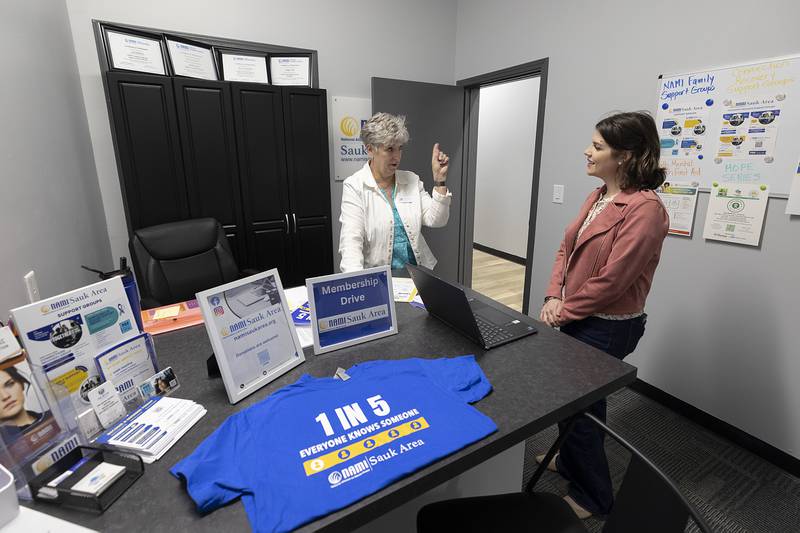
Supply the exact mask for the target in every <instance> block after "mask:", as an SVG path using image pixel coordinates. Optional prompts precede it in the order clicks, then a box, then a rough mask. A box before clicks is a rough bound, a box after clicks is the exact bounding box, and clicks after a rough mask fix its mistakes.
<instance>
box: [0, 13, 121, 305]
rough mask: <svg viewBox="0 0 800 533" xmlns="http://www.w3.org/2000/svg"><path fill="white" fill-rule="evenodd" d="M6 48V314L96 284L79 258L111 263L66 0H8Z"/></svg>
mask: <svg viewBox="0 0 800 533" xmlns="http://www.w3.org/2000/svg"><path fill="white" fill-rule="evenodd" d="M0 49H2V50H3V51H4V56H3V69H4V79H3V83H2V84H0V102H2V103H3V104H2V106H0V160H1V161H2V170H0V183H1V185H0V191H2V192H0V228H2V229H3V235H2V246H3V251H2V253H0V317H2V320H3V321H5V318H4V317H5V316H7V314H6V313H7V311H8V309H10V308H12V307H16V306H18V305H23V304H25V303H27V297H26V293H25V290H24V288H23V284H22V276H23V275H25V274H26V273H27V272H28V271H29V270H31V269H34V270H36V274H37V278H38V280H39V289H40V291H41V294H42V296H51V295H53V294H57V293H60V292H64V291H67V290H70V289H73V288H76V287H80V286H81V285H85V284H87V283H89V282H92V281H96V277H95V276H94V275H93V274H90V273H88V272H85V271H84V270H81V268H80V265H81V264H87V265H94V266H97V267H100V268H109V267H110V266H111V250H110V248H109V242H108V233H107V231H106V221H105V217H104V216H103V208H102V204H101V201H100V191H99V189H98V186H97V174H96V172H95V168H94V162H93V160H92V147H91V144H90V142H89V131H88V128H87V124H86V115H85V113H84V108H83V98H82V96H81V91H80V83H79V80H78V72H77V65H76V62H75V53H74V51H73V48H72V37H71V35H70V30H69V22H68V20H67V11H66V8H65V4H64V2H63V0H58V1H53V0H28V1H24V2H3V3H2V5H1V6H0Z"/></svg>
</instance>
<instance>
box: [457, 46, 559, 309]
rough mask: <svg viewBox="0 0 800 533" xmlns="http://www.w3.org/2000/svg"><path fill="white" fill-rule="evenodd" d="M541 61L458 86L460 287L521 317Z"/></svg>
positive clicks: (542, 88) (529, 262) (530, 237)
mask: <svg viewBox="0 0 800 533" xmlns="http://www.w3.org/2000/svg"><path fill="white" fill-rule="evenodd" d="M547 64H548V60H547V59H546V58H545V59H541V60H539V61H533V62H531V63H526V64H524V65H518V66H516V67H511V68H508V69H503V70H500V71H496V72H491V73H488V74H484V75H482V76H476V77H474V78H469V79H467V80H462V81H459V82H458V85H459V86H462V87H464V89H465V91H466V103H465V107H466V117H465V118H466V120H465V126H464V137H465V141H464V144H465V157H464V177H465V183H466V185H467V186H466V187H465V189H466V190H465V201H464V206H465V209H464V212H463V213H462V217H463V219H464V221H465V223H464V224H463V232H464V233H463V237H462V243H463V245H462V256H461V257H462V265H461V268H462V271H463V273H464V276H463V278H464V279H463V281H462V283H464V284H465V285H468V286H471V287H472V288H473V289H475V290H476V291H478V292H480V293H482V294H485V295H486V296H489V297H490V298H493V299H495V300H497V301H499V302H501V303H504V304H505V305H508V306H509V307H511V308H513V309H516V310H518V311H521V312H523V313H525V314H527V313H528V307H529V300H530V291H531V278H532V270H533V244H534V239H535V236H536V206H537V201H538V191H539V164H540V159H541V144H542V143H541V140H542V134H543V122H544V121H543V120H542V118H543V117H544V105H545V93H546V88H547Z"/></svg>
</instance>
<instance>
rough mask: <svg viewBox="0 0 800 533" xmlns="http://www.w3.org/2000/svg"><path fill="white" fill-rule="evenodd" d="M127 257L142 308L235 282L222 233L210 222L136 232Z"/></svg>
mask: <svg viewBox="0 0 800 533" xmlns="http://www.w3.org/2000/svg"><path fill="white" fill-rule="evenodd" d="M130 251H131V255H132V257H133V261H134V264H135V267H136V274H137V281H138V284H139V292H140V293H141V296H142V307H143V308H149V307H157V306H160V305H167V304H170V303H175V302H181V301H184V300H190V299H192V298H194V295H195V293H196V292H199V291H202V290H205V289H209V288H211V287H215V286H217V285H222V284H223V283H227V282H229V281H233V280H235V279H237V278H238V277H239V269H238V267H237V265H236V261H235V259H234V258H233V254H232V253H231V249H230V245H229V244H228V238H227V237H226V236H225V231H224V229H223V228H222V225H221V224H220V223H219V222H217V221H216V220H215V219H213V218H198V219H192V220H182V221H179V222H170V223H168V224H159V225H158V226H150V227H147V228H141V229H137V230H135V231H134V234H133V238H132V239H131V241H130Z"/></svg>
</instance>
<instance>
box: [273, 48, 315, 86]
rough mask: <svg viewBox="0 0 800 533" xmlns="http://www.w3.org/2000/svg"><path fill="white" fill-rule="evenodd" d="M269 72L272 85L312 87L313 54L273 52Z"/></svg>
mask: <svg viewBox="0 0 800 533" xmlns="http://www.w3.org/2000/svg"><path fill="white" fill-rule="evenodd" d="M269 73H270V76H271V77H272V85H299V86H302V87H311V56H310V55H275V54H271V55H270V57H269Z"/></svg>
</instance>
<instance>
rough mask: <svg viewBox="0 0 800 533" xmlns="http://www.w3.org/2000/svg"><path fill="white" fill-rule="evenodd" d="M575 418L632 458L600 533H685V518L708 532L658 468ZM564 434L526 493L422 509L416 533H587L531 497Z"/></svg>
mask: <svg viewBox="0 0 800 533" xmlns="http://www.w3.org/2000/svg"><path fill="white" fill-rule="evenodd" d="M579 416H586V417H588V418H589V419H590V420H592V421H593V422H594V423H595V424H597V425H598V426H599V427H600V428H601V429H602V430H603V431H604V432H605V433H606V434H607V435H609V436H611V437H612V438H613V439H614V440H615V441H617V442H618V443H619V444H620V445H622V446H623V447H624V448H626V449H627V450H628V451H629V452H630V453H631V460H630V463H629V464H628V470H627V471H626V472H625V478H624V479H623V480H622V486H621V487H620V489H619V491H618V493H617V496H616V501H615V503H614V508H613V509H612V511H611V514H610V515H609V516H608V519H607V520H606V523H605V525H604V527H603V532H604V533H631V532H647V533H683V532H684V531H685V530H686V524H687V521H688V519H689V517H691V518H692V520H694V522H695V524H696V525H697V527H698V529H699V530H700V531H702V532H703V533H710V532H711V528H710V527H709V526H708V524H707V523H706V521H705V520H704V519H703V517H702V516H700V514H699V512H698V511H697V510H696V509H695V508H694V506H693V505H692V504H691V503H690V502H689V501H688V500H687V499H686V498H685V497H684V496H683V494H681V492H680V489H678V487H677V486H676V485H675V484H674V483H673V482H672V481H671V480H670V479H669V478H668V477H667V476H666V475H664V473H663V472H661V470H659V469H658V467H657V466H655V465H654V464H653V463H652V462H650V461H649V460H648V459H647V458H646V457H644V456H643V455H642V454H641V453H640V452H639V451H638V450H636V449H635V448H634V447H633V446H632V445H631V444H630V443H628V442H627V441H625V439H623V438H622V437H620V436H619V435H617V434H616V433H615V432H614V431H613V430H611V428H609V427H608V426H606V425H605V424H604V423H603V422H601V421H600V420H598V419H597V418H595V417H594V416H592V415H590V414H586V413H584V414H583V415H579ZM569 427H571V424H570V426H569ZM567 431H569V430H567ZM566 434H567V432H564V433H562V434H561V436H560V437H559V439H558V440H557V441H556V442H555V443H554V444H553V446H552V447H551V448H550V451H548V452H547V455H546V456H545V458H544V460H543V461H542V463H541V464H540V465H539V468H538V469H537V470H536V472H535V473H534V475H533V477H532V478H531V480H530V481H529V482H528V484H527V486H526V487H525V491H524V492H518V493H511V494H498V495H494V496H480V497H477V498H459V499H455V500H445V501H441V502H436V503H432V504H429V505H426V506H425V507H423V508H422V509H420V510H419V513H417V533H429V532H437V533H438V532H441V531H458V532H459V533H470V532H475V533H477V532H480V533H486V532H495V531H496V532H503V533H505V532H509V533H511V532H516V531H537V532H559V533H585V532H586V531H587V529H586V527H585V526H584V525H583V522H582V520H580V519H579V518H578V517H577V516H576V515H575V513H574V512H573V511H572V509H571V508H570V506H569V505H568V504H567V503H566V502H565V501H564V500H563V498H561V497H560V496H557V495H555V494H549V493H544V492H533V487H534V486H535V485H536V482H537V481H538V480H539V478H540V477H541V476H542V473H543V472H544V469H545V467H546V465H547V464H549V463H550V460H551V459H552V458H553V456H554V455H555V453H556V450H558V448H560V447H561V444H562V442H563V441H564V438H565V437H566Z"/></svg>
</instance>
